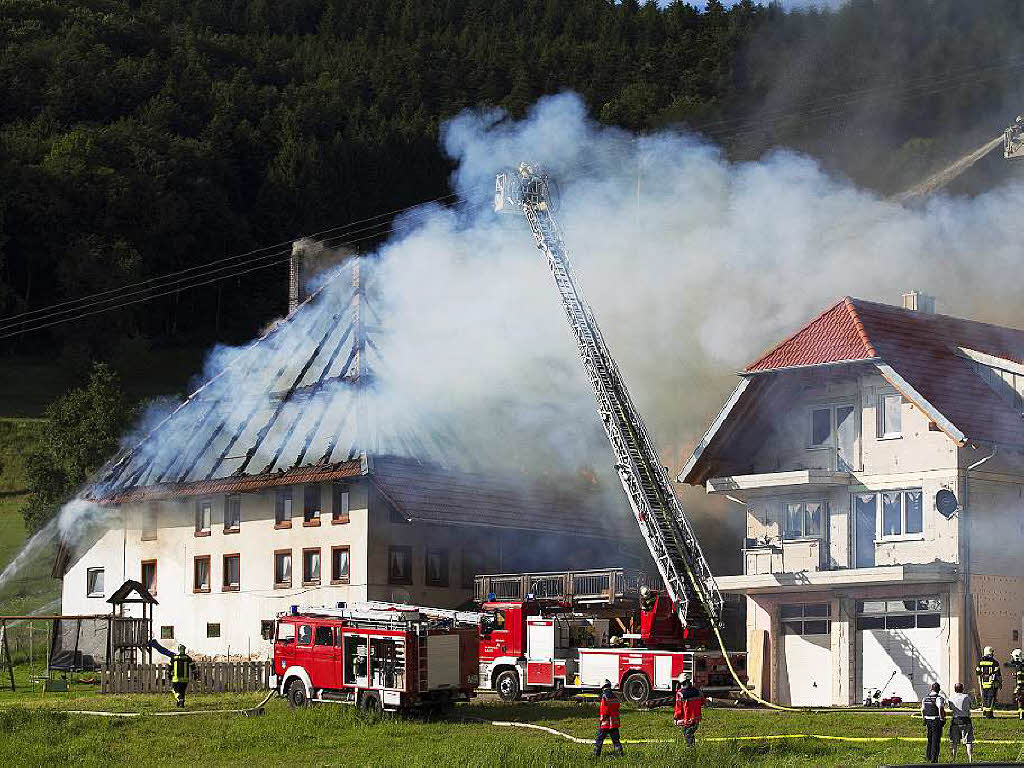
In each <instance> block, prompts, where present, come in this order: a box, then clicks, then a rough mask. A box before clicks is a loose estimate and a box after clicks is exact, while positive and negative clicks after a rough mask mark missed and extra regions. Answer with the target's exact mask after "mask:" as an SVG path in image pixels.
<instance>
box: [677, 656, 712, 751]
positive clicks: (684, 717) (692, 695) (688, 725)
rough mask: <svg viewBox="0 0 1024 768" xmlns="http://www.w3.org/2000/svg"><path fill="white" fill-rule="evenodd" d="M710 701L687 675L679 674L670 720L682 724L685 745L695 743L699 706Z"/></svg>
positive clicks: (689, 745) (690, 745) (698, 725)
mask: <svg viewBox="0 0 1024 768" xmlns="http://www.w3.org/2000/svg"><path fill="white" fill-rule="evenodd" d="M709 701H711V699H709V698H708V697H707V696H705V695H704V694H703V693H702V692H701V690H700V689H699V688H697V687H696V686H695V685H694V684H693V682H692V681H691V680H690V677H689V675H687V674H685V673H684V674H682V675H680V676H679V689H678V690H677V691H676V709H675V712H674V713H673V714H672V722H674V723H675V724H676V725H679V726H682V728H683V738H684V739H685V740H686V746H688V747H692V746H695V745H696V743H697V728H699V727H700V718H701V707H703V706H704V704H705V703H706V702H709Z"/></svg>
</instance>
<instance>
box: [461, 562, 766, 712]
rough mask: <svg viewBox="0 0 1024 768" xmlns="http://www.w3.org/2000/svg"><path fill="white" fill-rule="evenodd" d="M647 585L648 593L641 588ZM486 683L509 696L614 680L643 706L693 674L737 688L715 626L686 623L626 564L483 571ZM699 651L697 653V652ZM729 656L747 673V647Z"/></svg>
mask: <svg viewBox="0 0 1024 768" xmlns="http://www.w3.org/2000/svg"><path fill="white" fill-rule="evenodd" d="M641 590H643V592H644V594H643V595H641ZM476 591H477V601H478V602H480V604H481V608H482V610H483V612H484V614H485V616H484V618H483V620H482V621H481V625H480V626H481V630H480V687H481V688H482V689H489V690H494V691H496V692H497V694H498V695H499V696H500V697H501V698H502V699H504V700H506V701H513V700H515V699H518V698H519V697H520V695H521V694H522V692H524V691H550V690H555V689H565V690H577V691H584V690H597V689H599V688H600V687H601V685H602V683H603V682H604V681H605V680H610V681H611V682H612V684H613V685H615V686H616V687H618V688H620V689H621V691H622V694H623V697H624V698H625V699H626V700H627V701H631V702H633V703H637V704H639V703H643V702H644V701H646V700H647V699H648V698H649V697H650V695H651V693H652V691H664V692H670V691H672V689H673V683H675V682H676V680H677V679H678V676H679V675H680V674H681V673H683V672H686V673H688V674H689V675H691V677H692V679H693V681H694V683H695V684H696V685H697V686H698V687H700V688H702V689H704V690H705V691H718V692H725V691H730V690H735V688H736V686H735V683H734V682H733V680H732V677H731V675H730V673H729V669H728V666H727V665H726V661H725V656H724V655H723V654H722V653H721V652H720V651H707V650H699V649H702V648H705V647H709V646H712V645H713V644H714V640H713V637H712V635H711V633H710V632H709V631H708V630H707V629H692V628H684V627H683V626H682V625H681V624H680V622H679V619H678V616H677V614H676V611H675V608H674V606H673V605H672V601H671V600H670V599H669V598H668V596H667V595H665V594H664V593H663V592H657V591H655V590H652V589H650V588H649V587H647V578H646V576H644V575H643V574H642V573H639V572H630V571H627V570H625V569H621V568H609V569H602V570H595V571H574V572H563V573H534V574H499V575H491V576H478V577H477V579H476ZM687 649H694V650H687ZM729 659H730V660H731V661H732V664H733V666H734V668H735V669H736V670H737V672H738V673H739V675H740V679H741V680H744V681H745V680H746V676H745V672H746V654H744V653H730V654H729Z"/></svg>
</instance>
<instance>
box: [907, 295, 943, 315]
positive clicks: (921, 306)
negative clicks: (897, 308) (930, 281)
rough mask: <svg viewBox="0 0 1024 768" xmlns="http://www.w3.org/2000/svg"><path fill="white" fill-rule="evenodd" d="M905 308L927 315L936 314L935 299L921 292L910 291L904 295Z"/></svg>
mask: <svg viewBox="0 0 1024 768" xmlns="http://www.w3.org/2000/svg"><path fill="white" fill-rule="evenodd" d="M903 308H904V309H912V310H914V311H915V312H923V313H924V314H927V315H934V314H935V297H934V296H929V295H928V294H927V293H921V291H909V292H908V293H904V294H903Z"/></svg>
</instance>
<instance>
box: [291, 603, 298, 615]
mask: <svg viewBox="0 0 1024 768" xmlns="http://www.w3.org/2000/svg"><path fill="white" fill-rule="evenodd" d="M298 615H299V606H297V605H293V606H292V616H298Z"/></svg>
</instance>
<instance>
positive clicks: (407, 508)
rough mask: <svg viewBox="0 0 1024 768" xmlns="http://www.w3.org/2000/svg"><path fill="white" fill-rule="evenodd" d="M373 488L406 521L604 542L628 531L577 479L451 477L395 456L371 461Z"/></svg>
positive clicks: (593, 489)
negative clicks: (566, 535) (571, 535)
mask: <svg viewBox="0 0 1024 768" xmlns="http://www.w3.org/2000/svg"><path fill="white" fill-rule="evenodd" d="M370 474H371V477H372V478H373V481H374V485H375V487H376V488H377V490H378V491H379V492H380V493H381V495H382V496H383V497H384V498H385V499H386V500H387V501H388V503H389V504H390V505H391V506H392V507H393V508H394V509H395V511H396V512H397V513H398V514H399V515H401V516H402V517H404V518H405V519H407V520H409V521H414V522H426V523H439V524H458V525H480V526H487V527H494V528H515V529H517V530H535V531H561V532H564V531H566V530H572V531H575V532H576V533H577V535H580V536H592V537H599V538H609V537H618V536H622V535H623V533H625V532H626V531H627V530H628V531H630V532H632V531H633V530H634V529H633V527H632V520H631V518H630V516H629V515H628V514H627V513H626V512H625V511H624V510H623V509H622V506H621V504H620V505H618V506H616V505H614V504H612V503H609V501H608V499H607V498H605V497H603V496H602V494H601V492H600V489H599V488H598V487H597V485H596V483H585V482H583V481H582V479H578V480H571V479H570V480H565V481H562V482H559V483H538V482H533V481H531V482H529V483H527V482H526V481H525V480H524V479H522V478H516V477H514V476H511V475H506V476H499V475H494V474H486V475H485V474H478V473H469V472H456V471H452V470H448V469H443V468H441V467H437V466H433V465H430V464H424V463H421V462H417V461H414V460H411V459H405V458H399V457H394V456H388V457H375V458H374V459H373V462H372V466H371V469H370Z"/></svg>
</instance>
